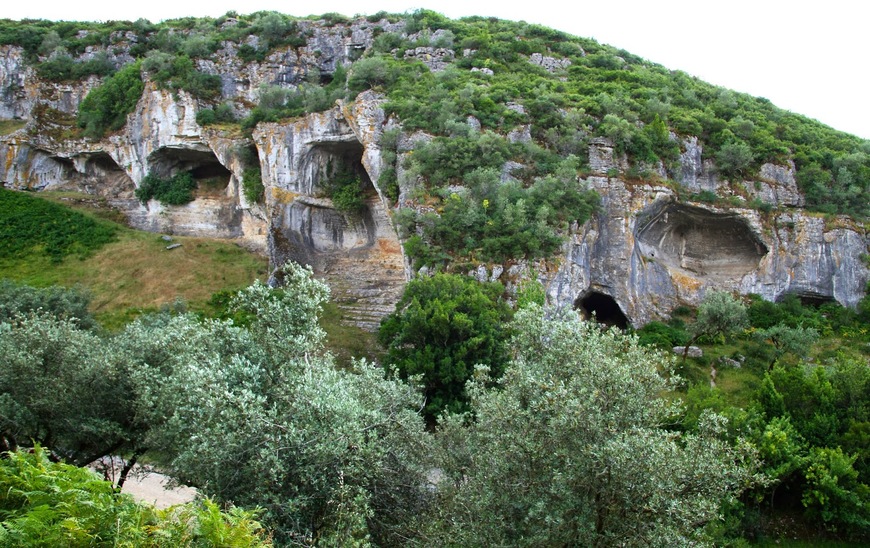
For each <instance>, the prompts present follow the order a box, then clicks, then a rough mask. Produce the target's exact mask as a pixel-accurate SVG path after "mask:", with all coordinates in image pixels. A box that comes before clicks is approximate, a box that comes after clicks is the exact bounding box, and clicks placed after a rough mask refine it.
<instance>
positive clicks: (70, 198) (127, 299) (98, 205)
mask: <svg viewBox="0 0 870 548" xmlns="http://www.w3.org/2000/svg"><path fill="white" fill-rule="evenodd" d="M39 197H40V198H45V199H48V200H51V201H52V202H55V203H58V204H62V205H64V206H67V207H72V208H73V209H75V210H76V211H79V212H81V213H84V214H86V215H88V216H90V217H92V218H98V219H101V220H103V221H106V222H109V223H111V224H112V225H113V226H116V227H117V229H118V237H117V240H116V241H114V242H112V243H109V244H107V245H105V246H104V247H102V248H101V249H99V250H97V251H95V252H93V253H91V254H90V255H88V256H86V257H84V258H79V257H77V256H68V257H66V258H65V259H64V260H63V261H61V262H60V263H53V262H52V261H51V259H50V258H49V257H48V256H47V255H45V254H44V253H42V252H41V251H40V250H38V249H33V250H31V252H29V253H28V254H26V255H25V256H23V257H18V258H14V259H11V258H0V278H10V279H13V280H16V281H19V282H24V283H27V284H29V285H33V286H37V287H46V286H50V285H63V286H75V285H80V286H82V287H84V288H86V289H88V290H89V291H90V292H91V294H92V297H93V300H92V305H91V307H92V309H93V312H94V314H95V315H96V317H97V320H98V321H99V322H100V323H102V324H103V325H104V326H106V327H108V328H118V327H120V326H122V325H123V324H124V323H125V322H127V321H130V320H131V319H133V318H134V317H136V316H137V315H139V314H141V313H143V312H147V311H152V310H156V309H159V308H160V307H161V306H164V305H171V304H172V303H173V302H175V300H176V299H181V300H183V301H185V302H186V303H187V306H188V308H189V309H191V310H193V311H197V312H204V313H207V314H208V313H211V312H214V310H213V309H212V307H211V306H209V304H208V301H209V299H210V298H211V296H212V294H214V293H216V292H218V291H221V290H235V289H241V288H243V287H245V286H247V285H249V284H250V283H251V282H253V281H254V280H255V279H265V277H266V275H267V273H268V261H267V260H266V258H265V257H262V256H260V255H257V254H255V253H251V252H249V251H247V250H245V249H243V248H241V247H239V246H238V245H236V244H234V243H232V242H228V241H222V240H212V239H208V238H191V237H184V236H174V237H173V241H172V242H166V241H164V240H163V239H162V238H161V236H160V235H159V234H153V233H150V232H143V231H139V230H133V229H130V228H127V227H126V226H124V225H123V222H124V216H123V215H122V214H121V213H120V212H118V211H116V210H113V209H111V208H109V207H108V206H106V204H105V203H104V202H103V201H102V200H101V199H99V198H96V197H93V196H85V195H82V194H78V193H74V192H43V193H40V194H39ZM169 243H180V244H182V245H181V247H179V248H176V249H173V250H167V249H166V246H167V245H168V244H169ZM321 325H322V326H323V328H324V329H325V330H326V332H327V347H328V348H329V349H330V350H331V351H332V352H333V354H335V356H336V358H337V360H338V362H339V364H342V365H349V364H350V359H351V357H352V356H353V357H366V358H368V359H370V360H377V359H378V358H379V357H380V354H381V353H380V346H379V345H378V343H377V338H376V336H375V334H374V333H368V332H366V331H363V330H362V329H359V328H356V327H353V326H348V325H344V324H343V323H342V313H341V310H340V309H339V308H338V307H337V306H336V305H335V304H334V303H328V304H327V306H326V308H325V310H324V314H323V319H322V321H321Z"/></svg>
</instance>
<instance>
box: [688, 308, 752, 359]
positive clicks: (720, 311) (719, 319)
mask: <svg viewBox="0 0 870 548" xmlns="http://www.w3.org/2000/svg"><path fill="white" fill-rule="evenodd" d="M748 325H749V314H748V312H747V310H746V305H744V304H743V303H742V302H740V301H739V300H737V299H735V298H734V297H733V296H732V295H731V294H730V293H728V292H726V291H711V292H710V293H708V294H707V295H706V296H705V297H704V300H703V301H702V302H701V305H700V306H699V307H698V315H697V317H696V318H695V323H693V324H692V325H691V326H689V331H690V332H691V333H692V338H691V339H689V342H687V343H686V347H685V348H684V350H683V361H685V360H686V356H687V355H688V354H689V347H690V346H692V345H693V344H695V342H696V341H697V340H698V339H700V338H701V337H718V336H720V335H723V336H724V335H729V334H731V333H734V332H735V331H739V330H741V329H744V328H746V327H747V326H748Z"/></svg>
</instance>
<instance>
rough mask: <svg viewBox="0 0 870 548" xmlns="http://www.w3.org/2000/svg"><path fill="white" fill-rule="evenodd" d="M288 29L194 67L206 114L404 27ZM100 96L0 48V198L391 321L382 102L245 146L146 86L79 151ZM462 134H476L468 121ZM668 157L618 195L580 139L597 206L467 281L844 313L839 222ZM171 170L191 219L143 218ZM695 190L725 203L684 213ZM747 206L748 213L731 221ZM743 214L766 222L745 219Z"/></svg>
mask: <svg viewBox="0 0 870 548" xmlns="http://www.w3.org/2000/svg"><path fill="white" fill-rule="evenodd" d="M299 25H301V26H302V27H304V28H302V29H301V30H302V31H304V32H305V35H306V36H307V40H308V42H307V44H306V45H303V46H300V47H296V48H292V47H285V48H283V49H278V50H276V51H273V52H272V53H270V54H269V55H268V56H267V57H266V58H265V59H264V60H263V61H253V62H250V63H244V62H242V61H241V59H240V58H239V57H238V55H237V51H236V49H235V48H237V46H236V45H235V44H233V43H225V44H222V45H221V49H220V50H219V53H218V57H219V61H220V62H215V61H199V69H200V70H203V71H205V72H209V73H211V74H217V75H219V76H220V77H221V82H222V99H223V100H233V101H235V104H236V106H237V107H238V108H241V109H244V108H247V107H245V105H251V104H252V103H253V102H254V101H255V100H256V98H257V92H258V89H259V88H260V86H261V85H263V84H268V85H278V86H282V87H288V88H292V87H293V86H295V85H297V84H299V83H301V82H303V81H306V80H308V79H310V78H312V77H313V75H320V76H321V77H328V76H329V75H330V74H331V73H332V72H334V71H335V69H336V67H337V66H339V65H344V66H347V65H349V64H350V62H351V61H352V59H353V58H354V56H355V55H357V54H358V53H359V51H362V50H364V49H366V48H368V47H370V46H371V44H372V41H373V40H374V36H375V35H376V31H378V29H380V30H379V31H378V32H381V31H385V32H395V31H401V29H402V25H403V23H397V24H392V23H389V22H387V21H386V20H384V21H379V22H374V23H372V22H367V21H365V20H364V19H358V20H356V21H354V22H352V23H350V24H347V25H334V26H326V25H320V24H317V23H316V22H312V21H300V22H299ZM434 38H435V37H433V39H434ZM438 38H439V40H441V39H446V38H447V37H443V36H442V37H438ZM250 40H256V38H255V37H251V38H250ZM134 43H135V35H131V36H129V37H127V39H126V41H122V42H117V43H116V44H115V46H114V50H113V52H112V57H111V58H112V59H114V60H116V61H117V62H119V63H120V62H123V61H124V59H126V58H127V57H125V55H127V53H126V50H125V49H124V48H125V47H126V48H128V49H129V47H131V46H132V45H134ZM125 44H126V45H125ZM249 45H252V46H256V44H249ZM115 50H117V51H115ZM103 53H106V52H103ZM94 54H95V52H94V51H86V52H85V53H84V54H83V55H94ZM469 54H470V52H466V53H465V55H469ZM406 55H408V56H412V57H415V58H419V59H421V60H423V61H424V62H425V63H426V64H427V65H428V66H429V67H430V69H431V70H440V69H441V68H443V65H444V63H445V61H447V60H449V59H448V58H449V57H450V56H452V55H453V52H452V50H445V49H440V48H438V47H437V46H434V45H433V47H428V46H427V47H419V48H416V49H413V50H408V52H406ZM529 62H531V63H534V64H536V65H539V66H541V67H544V68H545V69H546V70H550V71H557V72H558V71H562V70H564V69H565V68H566V67H567V62H566V60H561V59H555V58H551V57H545V56H542V55H540V54H535V55H532V56H531V57H530V58H529ZM484 70H488V69H484ZM490 73H491V71H490ZM98 83H99V82H98V81H97V79H95V78H92V79H90V80H87V81H83V82H79V83H75V84H52V83H47V82H42V81H40V80H39V79H38V78H37V77H36V74H35V72H34V71H33V70H32V69H31V68H28V67H27V66H25V64H24V62H23V53H22V50H21V48H17V47H15V46H0V119H21V120H23V121H26V124H27V125H26V126H25V127H24V128H23V129H21V130H19V131H16V132H13V133H10V134H8V135H4V136H0V160H2V162H0V183H2V184H3V185H4V186H6V187H8V188H15V189H35V190H43V189H60V188H63V189H75V190H79V191H82V192H86V193H89V194H95V195H100V196H103V197H105V198H106V200H107V201H108V202H109V203H110V204H112V205H113V206H115V207H117V208H119V209H121V210H122V211H123V212H124V213H125V214H126V215H127V217H128V219H129V221H130V223H131V225H133V226H135V227H138V228H143V229H147V230H152V231H155V232H164V233H170V234H188V235H202V236H210V237H218V238H228V239H234V240H235V241H238V242H239V243H241V244H244V245H245V246H247V247H250V248H254V249H259V250H261V251H263V252H265V253H267V254H268V255H269V257H270V260H271V262H272V265H273V267H278V266H281V265H282V264H283V263H284V262H286V261H287V260H296V261H299V262H302V263H307V264H310V265H312V266H313V267H314V269H315V272H316V273H317V274H318V275H319V276H321V277H323V278H324V279H326V280H327V281H328V282H329V283H330V285H331V286H332V289H333V295H334V297H335V298H336V299H337V300H338V301H339V303H340V304H341V305H342V306H343V307H344V308H345V310H346V311H347V312H348V317H349V318H350V320H351V321H352V322H353V323H356V324H358V325H361V326H364V327H367V328H369V329H374V328H375V327H376V326H377V324H378V322H379V321H380V319H381V317H383V315H385V314H387V313H389V312H391V311H392V309H393V307H394V305H395V303H396V302H397V301H398V298H399V296H400V294H401V291H402V289H403V287H404V284H405V282H406V281H407V280H408V279H409V278H410V277H411V276H412V275H413V272H411V270H410V267H409V265H408V264H407V262H406V261H405V259H404V257H403V252H402V245H401V241H400V240H399V238H398V236H397V234H396V231H395V230H394V228H393V225H392V220H391V216H392V213H393V211H394V209H393V208H394V207H395V206H396V204H394V203H392V202H391V201H390V200H388V199H387V198H386V197H385V194H384V192H383V189H381V188H380V187H379V184H378V182H379V179H380V177H381V173H382V171H383V169H384V168H385V167H386V166H384V165H383V159H382V156H381V139H382V135H383V132H384V131H385V129H388V128H390V129H393V128H395V129H399V130H401V125H400V123H399V121H397V120H395V119H387V118H386V116H385V113H384V110H383V108H382V104H383V98H382V97H380V96H378V95H376V94H374V93H372V92H364V93H363V94H361V95H360V96H358V97H357V98H356V99H355V100H354V101H352V102H349V103H339V104H337V105H335V106H334V107H333V108H331V109H330V110H328V111H326V112H321V113H316V114H310V115H307V116H305V117H302V118H299V119H296V120H293V121H290V122H286V123H281V124H266V123H264V124H260V125H258V126H257V128H256V130H255V131H254V133H253V139H249V138H246V137H244V136H242V135H241V134H239V133H234V132H233V131H231V130H218V129H213V128H203V127H200V126H199V125H198V124H197V123H196V112H197V110H198V109H199V108H201V107H203V106H205V105H201V104H199V103H198V102H197V100H196V99H194V98H193V97H191V96H189V95H188V94H186V93H185V92H183V91H180V92H177V93H176V94H173V93H171V92H168V91H165V90H161V89H159V88H158V87H156V86H155V85H153V84H152V83H146V87H145V91H144V93H143V95H142V97H141V98H140V100H139V103H138V105H137V107H136V109H135V111H134V112H133V113H132V114H130V115H129V117H128V119H127V124H126V126H125V127H124V129H123V130H121V131H120V132H117V133H115V134H113V135H111V136H109V137H107V138H106V139H103V140H101V141H91V140H85V139H82V138H79V137H77V135H78V133H77V130H76V128H75V117H74V115H75V113H76V111H77V108H78V104H79V103H80V101H81V100H82V98H83V97H85V95H86V94H87V92H88V91H89V90H90V89H92V88H93V87H94V86H95V85H97V84H98ZM239 105H241V106H239ZM509 108H519V109H522V106H521V105H514V106H510V105H509ZM475 123H476V124H477V125H478V126H479V122H478V121H477V120H476V119H473V118H471V119H469V124H470V125H472V126H474V125H475ZM509 137H510V138H511V139H512V140H514V141H521V142H523V141H527V140H529V139H531V127H530V126H528V125H524V126H521V127H519V128H518V129H516V130H515V131H514V132H513V133H512V134H511V135H510V136H509ZM429 138H431V136H428V135H426V134H422V133H414V134H409V133H404V132H400V134H399V138H398V149H397V152H398V154H399V155H400V157H401V156H404V155H408V154H411V153H412V152H413V149H414V147H415V146H417V144H418V143H420V142H425V141H426V140H428V139H429ZM672 138H673V139H677V137H676V136H672ZM680 144H681V150H682V151H683V152H682V154H681V156H680V162H679V165H677V166H669V168H668V170H667V171H666V170H665V167H664V166H661V165H660V166H654V171H656V172H657V173H659V174H660V175H661V176H663V177H667V178H668V179H670V180H672V181H675V182H676V183H677V184H678V185H679V187H680V188H679V192H678V190H677V189H675V188H674V186H673V185H668V186H665V185H657V184H655V183H638V182H636V181H632V182H630V183H629V182H627V181H626V177H625V174H626V172H627V170H628V164H627V162H626V160H625V158H624V157H620V156H619V155H618V154H616V153H615V151H614V147H613V145H612V143H610V142H608V141H607V140H606V139H592V140H591V141H590V146H589V150H588V154H589V166H590V170H591V173H592V175H591V176H590V177H588V178H587V179H585V181H583V182H582V183H585V184H586V185H588V186H590V187H592V188H594V189H596V190H597V191H598V192H599V193H600V194H601V196H602V206H601V209H600V211H599V212H598V213H597V214H596V215H595V216H594V217H593V218H592V219H591V220H590V221H588V222H587V223H585V224H584V225H582V226H575V227H573V228H572V230H571V231H570V233H569V234H567V235H566V243H565V245H564V247H563V252H562V254H561V255H560V256H558V257H553V258H551V259H548V260H547V261H541V262H539V263H538V264H535V265H528V264H525V263H522V262H520V263H517V264H511V265H484V266H481V267H480V268H476V269H475V270H473V271H472V274H473V275H475V276H476V277H478V278H480V279H489V280H495V279H499V280H501V281H502V282H504V283H505V284H506V285H507V286H508V287H509V288H510V287H513V286H514V285H515V283H516V282H517V280H519V279H520V278H523V277H536V278H538V279H539V280H541V281H542V282H544V284H545V286H546V288H547V294H548V299H549V301H550V303H551V304H553V305H557V306H569V307H574V308H578V309H579V310H580V311H582V312H583V313H584V314H586V315H592V314H594V315H595V316H596V318H597V319H598V320H599V321H603V322H605V323H608V324H613V325H620V326H625V325H627V324H629V323H630V324H634V325H640V324H643V323H645V322H647V321H650V320H652V319H654V318H657V317H662V316H666V315H667V314H668V313H669V312H670V311H671V310H672V309H673V308H674V307H676V306H678V305H681V304H698V303H699V302H700V300H701V299H702V298H703V296H704V295H705V293H706V292H707V291H709V290H712V289H717V290H721V289H724V290H730V291H735V292H740V293H758V294H760V295H761V296H762V297H764V298H765V299H769V300H777V299H780V298H782V297H783V296H785V295H787V294H796V295H798V296H799V297H801V298H803V299H808V300H813V301H826V300H836V301H838V302H840V303H842V304H844V305H846V306H855V305H856V304H857V303H858V301H859V300H860V299H861V298H862V297H863V290H864V287H865V285H866V284H867V281H868V279H870V272H868V268H867V266H866V265H865V263H864V262H863V260H862V256H863V255H865V254H866V253H867V248H868V237H867V234H866V233H865V232H864V229H863V228H862V227H861V226H860V225H858V224H856V223H853V222H851V221H849V220H848V219H845V218H838V219H835V220H830V219H825V218H822V217H818V216H815V215H813V214H810V213H807V212H805V211H803V210H801V209H800V208H801V207H802V206H803V205H804V200H803V196H801V194H800V192H799V190H798V188H797V184H796V182H795V170H794V166H793V165H785V166H779V165H774V164H765V165H764V166H762V167H761V170H760V173H759V175H758V177H757V180H750V181H742V182H740V183H737V184H733V183H729V182H727V181H724V180H722V179H721V178H720V177H719V176H718V175H717V173H716V171H715V168H714V166H713V163H712V162H711V161H710V160H709V159H705V158H704V155H703V150H702V148H701V145H700V144H699V142H698V140H697V139H696V138H692V137H690V138H685V139H682V140H681V141H680ZM257 164H259V165H258V166H257ZM252 167H259V168H260V171H261V173H262V181H263V184H264V187H265V203H263V204H251V203H248V201H247V200H246V199H245V197H244V194H243V192H242V181H243V177H244V172H245V171H246V170H247V169H250V168H252ZM516 167H521V166H518V165H515V164H510V163H508V164H506V165H505V166H504V169H503V170H502V171H503V178H504V179H505V180H509V179H510V178H511V172H512V170H513V169H514V168H516ZM394 168H395V170H396V173H397V174H398V175H399V177H398V178H399V180H400V181H403V186H402V187H401V188H399V189H398V190H399V192H398V198H399V199H398V203H399V204H403V203H405V201H406V200H407V199H408V197H409V196H410V195H412V194H413V192H414V191H415V189H414V188H412V186H411V185H413V184H414V183H413V181H408V180H407V178H406V177H404V171H403V169H404V168H403V166H402V165H401V162H398V163H397V165H395V166H394ZM182 171H185V172H190V173H192V174H193V176H194V178H195V179H196V180H197V181H198V183H199V190H198V191H197V194H196V199H195V200H194V201H193V202H191V203H190V204H187V205H185V206H163V205H161V204H159V203H158V202H156V201H151V202H149V203H147V204H141V203H139V201H138V200H137V199H136V198H135V196H134V191H135V189H136V188H137V186H138V185H139V184H140V183H141V181H142V180H143V178H144V177H146V176H147V175H149V174H153V175H157V176H160V177H169V176H172V175H174V174H176V173H179V172H182ZM339 172H342V173H351V174H353V176H354V177H356V178H357V179H358V180H359V181H360V184H361V187H362V188H363V189H364V192H363V196H364V200H363V202H364V207H362V208H360V209H359V210H354V211H343V210H341V209H339V208H337V207H336V206H335V204H334V203H333V201H332V200H331V199H330V197H329V195H330V190H329V189H330V181H331V180H332V179H333V178H334V177H335V176H336V174H337V173H339ZM705 191H706V193H712V194H715V195H717V196H719V197H722V198H724V199H727V203H728V204H729V205H728V206H727V207H726V206H721V205H720V206H714V205H710V204H709V203H702V202H697V201H692V196H694V195H702V194H703V193H705ZM708 196H709V195H708ZM687 197H688V198H687ZM750 203H752V204H753V205H754V208H752V209H751V208H749V207H744V206H748V205H749V204H750ZM759 203H760V204H762V205H763V204H769V207H760V208H759V207H758V206H759ZM759 209H760V210H761V211H759ZM767 210H769V211H768V212H767V213H763V211H767Z"/></svg>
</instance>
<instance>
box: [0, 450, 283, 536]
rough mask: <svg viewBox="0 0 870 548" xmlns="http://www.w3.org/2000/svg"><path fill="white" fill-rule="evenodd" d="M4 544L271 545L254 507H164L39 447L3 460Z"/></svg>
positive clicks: (0, 512)
mask: <svg viewBox="0 0 870 548" xmlns="http://www.w3.org/2000/svg"><path fill="white" fill-rule="evenodd" d="M0 490H2V492H3V494H4V496H3V497H0V543H2V544H3V545H7V546H106V547H108V546H133V545H135V546H143V547H151V546H153V547H157V546H185V547H186V546H204V545H208V546H227V547H240V548H241V547H256V546H270V545H271V543H270V542H269V541H268V540H266V539H265V537H264V535H263V531H262V528H261V526H260V524H259V523H257V521H255V519H254V516H255V513H254V512H246V511H243V510H240V509H238V508H233V509H231V510H230V511H229V512H226V513H224V512H221V511H220V508H219V507H218V505H217V504H215V503H214V502H212V501H210V500H208V499H205V500H203V501H201V502H196V503H190V504H186V505H183V506H174V507H172V508H170V509H168V510H157V509H155V508H154V507H152V506H148V505H144V504H137V503H136V502H134V500H133V498H132V497H131V496H130V495H127V494H119V493H117V492H115V489H114V488H113V486H112V484H111V483H109V482H107V481H104V480H102V479H99V478H98V477H97V476H96V474H95V473H94V472H92V471H91V470H88V469H84V468H76V467H74V466H70V465H67V464H60V463H53V462H50V461H49V459H48V455H47V454H46V452H45V450H44V449H42V448H41V447H39V446H37V447H36V448H34V450H33V452H32V453H28V452H23V451H22V452H14V453H8V454H6V455H5V456H4V458H2V459H0Z"/></svg>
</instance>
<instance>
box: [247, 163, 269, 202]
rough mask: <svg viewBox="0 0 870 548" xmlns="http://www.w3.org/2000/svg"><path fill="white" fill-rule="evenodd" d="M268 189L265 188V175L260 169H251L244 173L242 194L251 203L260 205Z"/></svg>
mask: <svg viewBox="0 0 870 548" xmlns="http://www.w3.org/2000/svg"><path fill="white" fill-rule="evenodd" d="M265 191H266V187H264V186H263V175H262V173H260V168H259V167H249V168H248V169H246V170H245V171H244V172H243V173H242V192H244V194H245V199H246V200H248V202H249V203H252V204H254V203H258V202H261V201H262V200H263V194H264V193H265Z"/></svg>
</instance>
